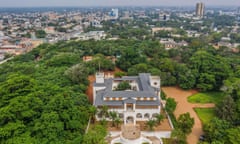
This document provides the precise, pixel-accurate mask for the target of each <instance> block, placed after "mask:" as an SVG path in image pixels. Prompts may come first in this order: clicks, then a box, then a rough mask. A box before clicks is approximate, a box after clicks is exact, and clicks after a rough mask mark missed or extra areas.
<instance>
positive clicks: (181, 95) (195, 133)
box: [162, 87, 215, 144]
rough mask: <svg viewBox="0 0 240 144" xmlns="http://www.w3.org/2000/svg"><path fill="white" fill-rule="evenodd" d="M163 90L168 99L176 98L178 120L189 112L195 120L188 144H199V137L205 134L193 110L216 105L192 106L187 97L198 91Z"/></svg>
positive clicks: (170, 88)
mask: <svg viewBox="0 0 240 144" xmlns="http://www.w3.org/2000/svg"><path fill="white" fill-rule="evenodd" d="M162 90H163V91H164V92H165V93H166V95H167V97H171V98H174V99H175V100H176V102H177V108H176V110H175V112H174V114H175V116H176V118H178V117H179V115H180V114H183V113H186V112H189V113H190V115H191V117H193V118H194V122H195V123H194V126H193V128H192V133H190V134H189V135H188V137H187V142H188V144H197V142H198V139H199V136H200V135H201V134H203V131H202V123H201V121H200V119H199V117H198V116H197V114H196V112H195V111H194V109H193V108H211V107H214V106H215V105H214V104H211V103H210V104H191V103H189V102H188V101H187V97H189V96H191V95H193V94H195V93H198V92H197V91H196V90H188V91H186V90H182V89H180V88H178V87H163V88H162Z"/></svg>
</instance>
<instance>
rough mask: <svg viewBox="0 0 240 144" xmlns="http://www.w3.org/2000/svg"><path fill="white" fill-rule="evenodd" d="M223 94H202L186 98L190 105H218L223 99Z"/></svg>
mask: <svg viewBox="0 0 240 144" xmlns="http://www.w3.org/2000/svg"><path fill="white" fill-rule="evenodd" d="M224 96H225V95H224V93H223V92H204V93H197V94H194V95H192V96H190V97H188V102H190V103H202V104H204V103H215V104H218V103H219V102H221V100H222V99H223V97H224Z"/></svg>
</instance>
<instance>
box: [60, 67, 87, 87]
mask: <svg viewBox="0 0 240 144" xmlns="http://www.w3.org/2000/svg"><path fill="white" fill-rule="evenodd" d="M64 74H65V75H66V76H67V77H68V78H69V79H70V80H72V81H73V82H74V83H85V84H87V77H88V68H87V67H85V66H84V64H82V63H80V64H76V65H74V66H72V67H71V68H69V69H67V70H66V71H65V73H64Z"/></svg>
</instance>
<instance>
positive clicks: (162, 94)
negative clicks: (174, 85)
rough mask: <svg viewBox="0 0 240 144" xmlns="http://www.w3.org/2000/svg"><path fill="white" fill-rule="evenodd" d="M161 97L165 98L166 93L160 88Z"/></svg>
mask: <svg viewBox="0 0 240 144" xmlns="http://www.w3.org/2000/svg"><path fill="white" fill-rule="evenodd" d="M160 96H161V99H162V100H166V94H165V93H164V91H163V90H161V95H160Z"/></svg>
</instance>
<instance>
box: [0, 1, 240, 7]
mask: <svg viewBox="0 0 240 144" xmlns="http://www.w3.org/2000/svg"><path fill="white" fill-rule="evenodd" d="M197 2H199V0H0V7H32V6H34V7H37V6H195V4H196V3H197ZM201 2H204V3H205V5H206V6H240V0H201Z"/></svg>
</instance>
